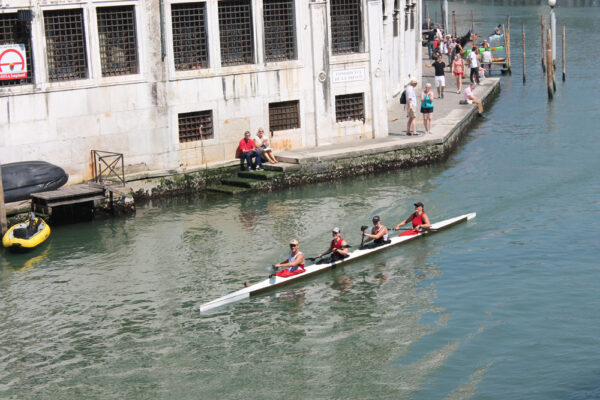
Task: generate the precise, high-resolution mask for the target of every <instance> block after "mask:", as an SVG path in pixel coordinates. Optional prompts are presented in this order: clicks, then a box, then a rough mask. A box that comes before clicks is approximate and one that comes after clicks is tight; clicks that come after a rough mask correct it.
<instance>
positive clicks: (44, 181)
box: [2, 161, 69, 203]
mask: <svg viewBox="0 0 600 400" xmlns="http://www.w3.org/2000/svg"><path fill="white" fill-rule="evenodd" d="M68 179H69V175H67V173H66V172H65V170H64V169H62V168H61V167H59V166H56V165H54V164H50V163H47V162H45V161H22V162H16V163H10V164H2V185H3V186H4V201H5V202H6V203H10V202H13V201H19V200H28V199H29V197H30V196H31V194H32V193H37V192H45V191H48V190H54V189H58V188H59V187H61V186H62V185H64V184H65V183H67V180H68Z"/></svg>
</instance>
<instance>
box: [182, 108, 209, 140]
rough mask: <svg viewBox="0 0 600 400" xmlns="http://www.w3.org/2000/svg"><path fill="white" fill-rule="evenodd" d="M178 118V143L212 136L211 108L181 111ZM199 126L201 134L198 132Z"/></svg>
mask: <svg viewBox="0 0 600 400" xmlns="http://www.w3.org/2000/svg"><path fill="white" fill-rule="evenodd" d="M178 118H179V143H184V142H192V141H195V140H200V139H203V140H206V139H212V138H213V116H212V111H211V110H208V111H194V112H190V113H183V114H179V115H178ZM200 126H202V134H201V133H200ZM201 136H202V137H201Z"/></svg>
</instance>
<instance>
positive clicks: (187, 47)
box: [171, 3, 208, 71]
mask: <svg viewBox="0 0 600 400" xmlns="http://www.w3.org/2000/svg"><path fill="white" fill-rule="evenodd" d="M171 22H172V23H171V25H172V30H173V55H174V59H175V69H176V70H178V71H184V70H191V69H200V68H208V34H207V30H206V3H184V4H172V5H171Z"/></svg>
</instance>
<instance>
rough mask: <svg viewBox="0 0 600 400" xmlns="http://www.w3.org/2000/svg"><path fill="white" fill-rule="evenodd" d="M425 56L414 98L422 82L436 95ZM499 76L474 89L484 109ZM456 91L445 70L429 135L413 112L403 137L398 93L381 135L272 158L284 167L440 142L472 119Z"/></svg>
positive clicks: (402, 112) (472, 111)
mask: <svg viewBox="0 0 600 400" xmlns="http://www.w3.org/2000/svg"><path fill="white" fill-rule="evenodd" d="M429 62H430V61H429V60H428V59H423V82H421V83H420V85H419V86H417V88H416V93H417V97H419V96H420V94H421V91H422V90H423V89H422V88H423V87H424V85H425V83H427V82H429V83H431V86H432V89H433V91H434V93H435V96H437V91H436V89H435V83H434V71H433V68H432V67H427V66H426V64H429ZM468 84H469V80H468V77H467V79H463V92H464V89H465V87H466V86H467V85H468ZM499 85H500V78H497V77H495V78H486V79H483V80H481V85H479V86H477V87H476V89H475V96H477V97H478V98H480V99H482V101H483V102H484V108H485V104H486V99H488V97H489V96H490V95H492V94H493V93H495V92H496V91H497V90H498V89H499ZM463 92H461V93H460V94H457V93H456V79H455V78H454V75H451V74H450V72H449V71H448V69H446V90H445V92H444V98H443V99H438V98H436V99H434V114H433V124H432V129H431V134H428V135H426V134H425V132H424V128H423V119H422V115H421V114H420V113H418V115H417V136H416V137H415V136H406V134H405V132H406V123H407V116H406V111H405V109H404V105H402V104H400V101H399V96H398V97H397V98H396V99H395V100H394V102H393V103H392V104H391V106H390V107H389V109H388V123H389V134H388V136H387V137H384V138H377V139H365V140H357V141H354V142H349V143H342V144H334V145H328V146H320V147H313V148H305V149H299V150H286V151H282V152H278V153H277V154H276V157H277V159H278V160H279V161H281V162H282V163H280V164H277V165H279V166H281V167H284V168H283V169H284V170H285V169H286V168H285V167H286V166H287V165H286V164H306V163H311V162H315V161H319V160H321V161H322V160H335V159H342V158H351V157H355V156H358V155H364V154H375V153H383V152H386V151H394V150H398V149H402V148H408V147H418V146H421V145H431V144H444V143H445V142H446V140H448V139H449V138H451V137H453V136H454V135H455V133H456V132H455V131H456V129H464V128H466V125H467V124H468V123H469V122H470V121H471V120H473V119H474V114H475V113H476V112H477V107H476V106H475V105H461V104H459V101H460V100H462V99H464V94H463Z"/></svg>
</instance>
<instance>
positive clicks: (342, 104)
mask: <svg viewBox="0 0 600 400" xmlns="http://www.w3.org/2000/svg"><path fill="white" fill-rule="evenodd" d="M335 120H336V121H337V122H343V121H356V120H360V121H362V122H363V123H364V122H365V100H364V95H363V93H353V94H344V95H340V96H335Z"/></svg>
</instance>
